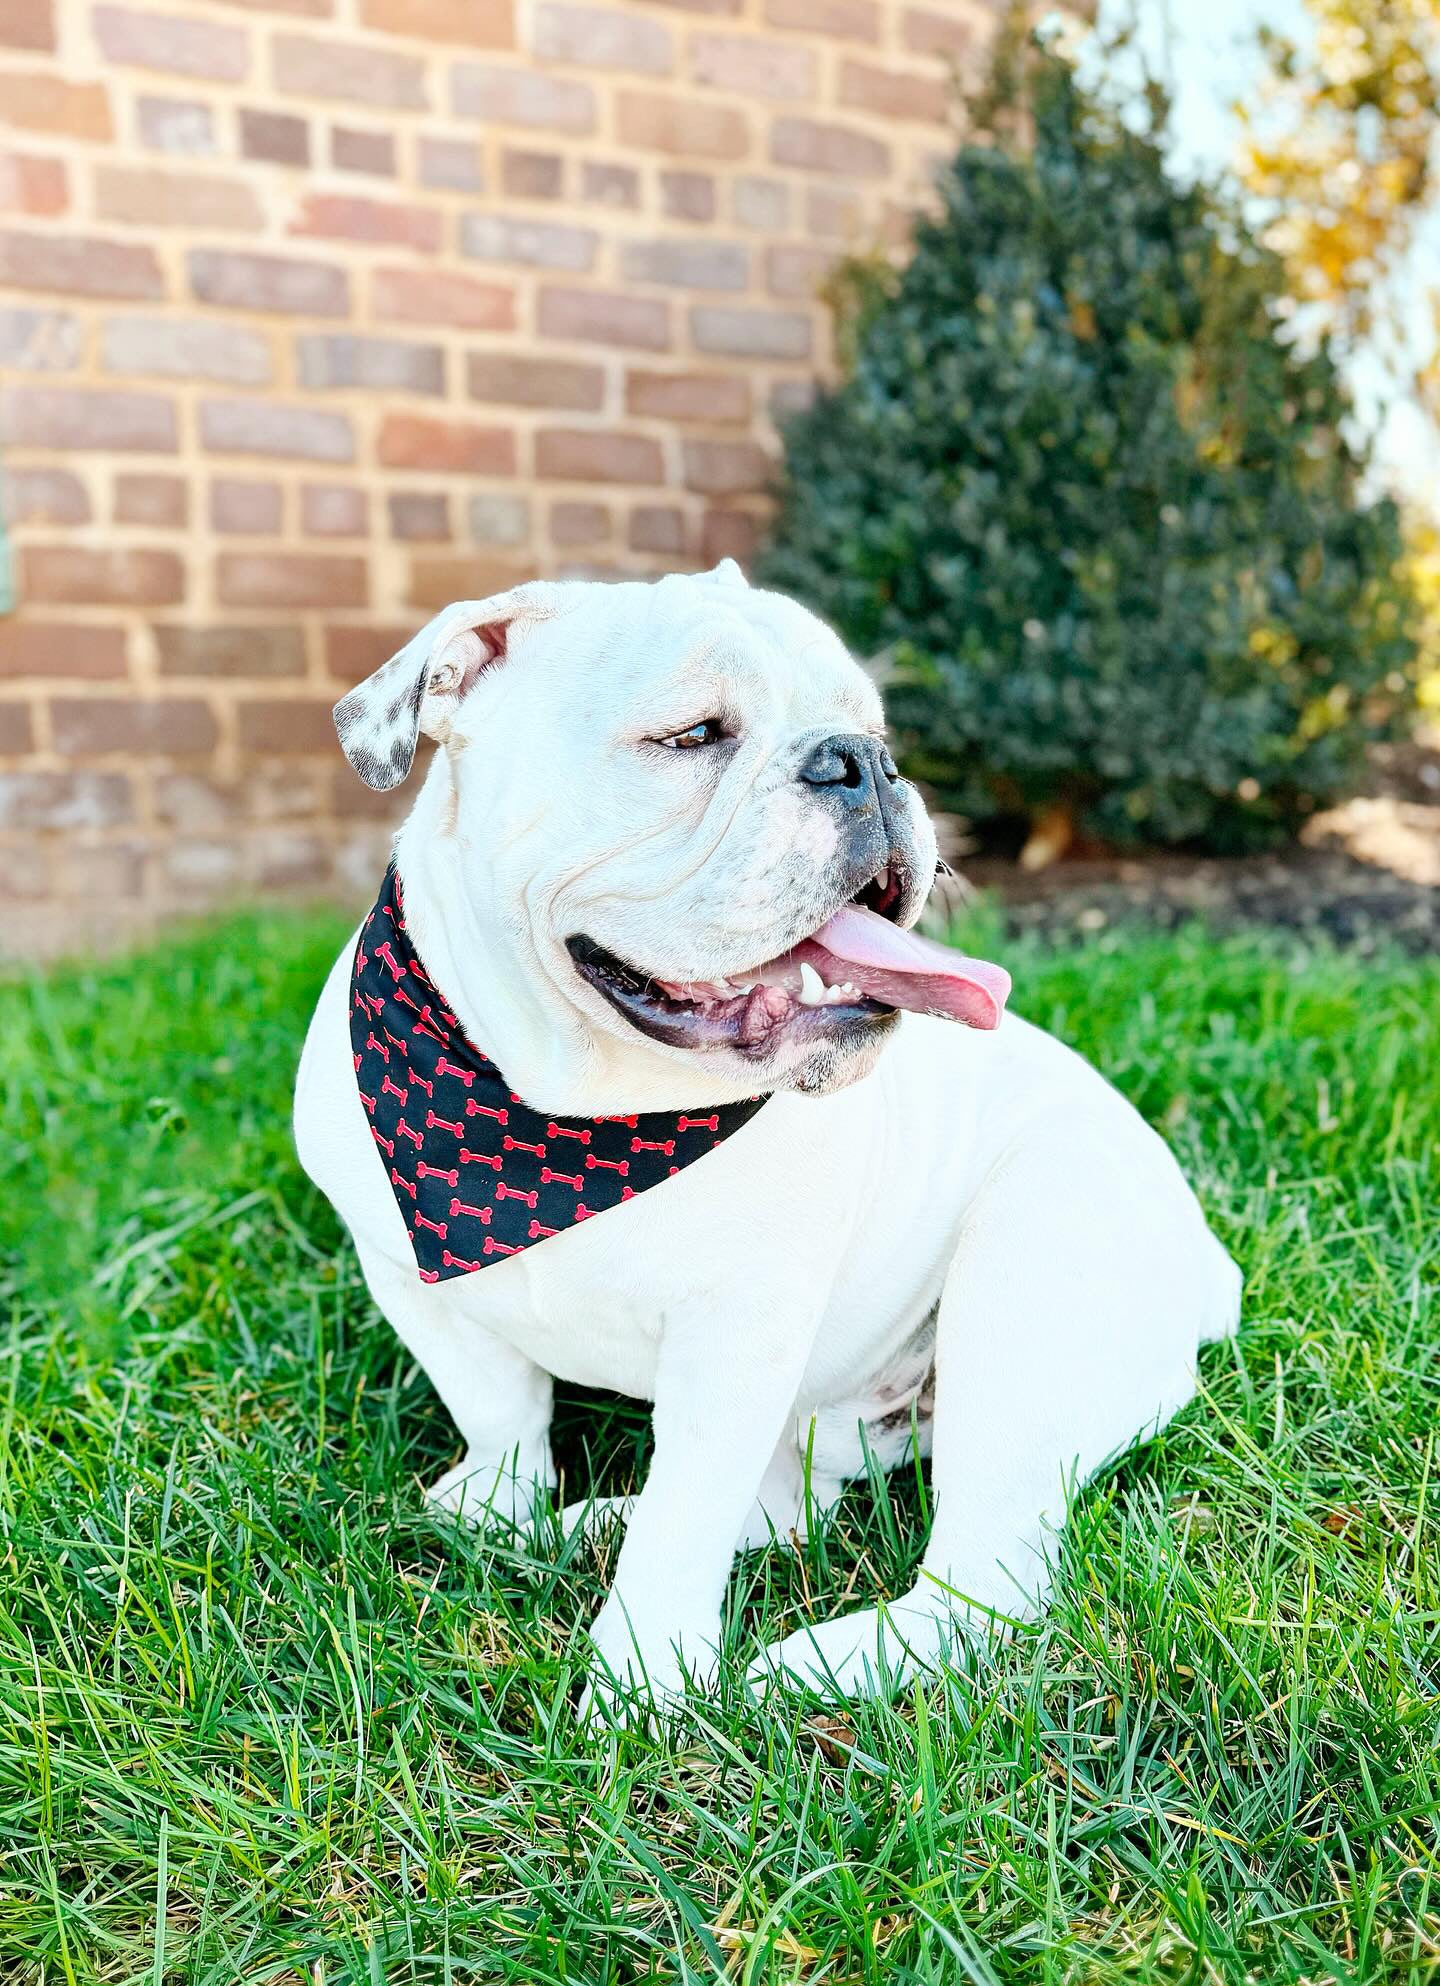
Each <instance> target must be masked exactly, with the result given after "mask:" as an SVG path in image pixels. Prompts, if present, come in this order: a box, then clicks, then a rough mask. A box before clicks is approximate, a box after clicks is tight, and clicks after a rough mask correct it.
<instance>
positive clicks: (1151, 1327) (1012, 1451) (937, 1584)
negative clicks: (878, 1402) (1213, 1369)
mask: <svg viewBox="0 0 1440 1986" xmlns="http://www.w3.org/2000/svg"><path fill="white" fill-rule="evenodd" d="M1082 1128H1083V1127H1082ZM1147 1156H1151V1167H1150V1176H1149V1177H1148V1178H1146V1179H1144V1180H1143V1181H1141V1182H1140V1186H1141V1187H1143V1192H1141V1191H1139V1189H1138V1188H1137V1181H1136V1177H1135V1164H1134V1156H1133V1154H1132V1153H1131V1152H1129V1151H1127V1150H1125V1149H1124V1148H1123V1147H1122V1148H1119V1149H1117V1148H1116V1147H1115V1146H1114V1145H1112V1144H1110V1143H1109V1142H1108V1141H1107V1140H1106V1139H1105V1137H1104V1136H1103V1134H1101V1135H1097V1136H1096V1137H1095V1139H1094V1140H1093V1141H1089V1140H1086V1139H1083V1138H1075V1137H1073V1135H1072V1137H1070V1138H1063V1139H1060V1138H1057V1139H1054V1140H1052V1141H1051V1142H1049V1143H1042V1142H1041V1141H1039V1140H1037V1141H1036V1143H1035V1144H1034V1145H1033V1146H1029V1147H1026V1148H1023V1149H1022V1150H1020V1151H1018V1152H1016V1153H1014V1154H1012V1156H1011V1157H1010V1159H1009V1160H1008V1161H1006V1162H1005V1164H1004V1165H1003V1166H1001V1167H1000V1168H998V1169H997V1171H996V1172H995V1173H994V1174H993V1175H992V1177H991V1179H990V1180H989V1181H988V1182H987V1183H986V1185H985V1186H984V1187H983V1188H982V1189H981V1192H980V1193H979V1195H978V1196H977V1198H976V1200H975V1202H974V1203H973V1204H972V1206H971V1208H970V1210H969V1212H968V1214H967V1216H966V1219H965V1222H964V1224H963V1227H962V1230H961V1233H960V1236H959V1241H958V1246H957V1249H956V1254H955V1257H954V1260H953V1263H952V1266H951V1269H950V1272H949V1276H948V1278H947V1281H946V1284H945V1289H944V1294H943V1296H942V1299H941V1305H940V1316H939V1328H938V1333H937V1339H936V1393H935V1417H934V1423H933V1443H932V1482H933V1494H934V1507H935V1521H934V1526H933V1529H932V1532H931V1537H930V1542H929V1544H928V1546H927V1548H926V1552H925V1557H924V1561H923V1564H922V1569H921V1574H920V1577H919V1579H918V1580H917V1581H916V1583H915V1585H914V1586H913V1587H912V1588H911V1589H910V1590H909V1591H908V1592H907V1593H905V1594H902V1595H901V1596H900V1597H899V1598H898V1599H897V1600H895V1601H894V1602H893V1603H892V1604H891V1605H890V1606H888V1607H880V1608H867V1609H865V1610H864V1611H862V1612H859V1613H854V1614H849V1615H844V1616H842V1617H841V1618H839V1619H836V1620H830V1621H823V1622H820V1623H818V1624H816V1625H815V1626H813V1627H808V1628H803V1629H801V1630H800V1631H799V1632H798V1633H795V1634H792V1635H790V1636H788V1637H787V1638H786V1639H785V1640H784V1641H782V1642H779V1643H777V1644H776V1645H775V1646H774V1647H772V1648H770V1649H768V1650H767V1651H766V1653H765V1655H764V1657H763V1658H762V1659H761V1661H760V1662H758V1663H757V1664H756V1665H755V1667H754V1670H753V1671H752V1675H753V1677H754V1679H755V1680H756V1681H757V1682H760V1681H763V1680H764V1679H765V1678H767V1677H769V1676H772V1675H774V1674H776V1673H777V1672H778V1673H783V1674H786V1675H788V1676H789V1677H791V1678H793V1679H796V1680H799V1681H801V1682H804V1683H806V1684H808V1685H810V1686H813V1687H818V1688H820V1689H822V1690H837V1691H839V1692H841V1693H844V1694H847V1695H856V1694H864V1693H868V1692H870V1691H873V1690H876V1689H879V1688H881V1687H883V1685H884V1683H885V1681H886V1680H887V1679H888V1680H889V1681H891V1682H895V1681H899V1680H902V1679H903V1678H904V1677H905V1676H906V1675H908V1674H910V1673H912V1672H913V1671H914V1670H916V1669H919V1668H925V1667H929V1666H932V1665H933V1664H934V1663H935V1662H936V1661H937V1660H940V1659H941V1658H943V1656H944V1654H945V1652H946V1650H947V1648H949V1647H951V1646H953V1644H954V1641H955V1638H956V1636H957V1635H958V1634H971V1635H975V1636H977V1637H981V1638H983V1637H984V1636H985V1635H986V1634H987V1633H988V1632H989V1631H990V1630H991V1626H992V1623H998V1624H999V1625H1001V1626H1002V1627H1003V1626H1004V1625H1005V1624H1007V1623H1012V1622H1015V1621H1023V1620H1028V1619H1030V1618H1032V1617H1033V1616H1034V1614H1035V1613H1036V1612H1037V1611H1038V1609H1039V1607H1040V1606H1041V1605H1042V1604H1043V1601H1044V1598H1045V1595H1046V1593H1047V1591H1048V1588H1049V1584H1050V1576H1051V1563H1050V1561H1051V1556H1052V1554H1053V1552H1054V1549H1055V1545H1056V1532H1057V1531H1058V1528H1059V1526H1060V1525H1061V1524H1062V1523H1063V1521H1064V1517H1065V1510H1066V1500H1067V1497H1068V1495H1069V1494H1070V1492H1071V1491H1072V1490H1073V1488H1074V1487H1075V1486H1076V1485H1077V1484H1082V1483H1083V1482H1084V1481H1085V1480H1086V1479H1087V1478H1088V1477H1089V1476H1090V1475H1092V1474H1093V1473H1094V1471H1095V1470H1096V1469H1098V1468H1099V1467H1100V1466H1101V1465H1102V1464H1103V1463H1104V1462H1106V1461H1107V1460H1108V1459H1109V1458H1111V1457H1112V1456H1114V1455H1116V1454H1117V1453H1118V1452H1119V1451H1120V1450H1122V1449H1123V1448H1124V1447H1125V1446H1126V1445H1127V1444H1128V1443H1129V1442H1131V1441H1133V1440H1134V1439H1135V1438H1136V1437H1137V1436H1143V1435H1146V1434H1148V1433H1151V1432H1153V1431H1154V1429H1155V1428H1156V1427H1158V1426H1160V1425H1163V1423H1164V1422H1165V1421H1166V1420H1168V1419H1169V1417H1170V1415H1171V1414H1173V1413H1174V1412H1175V1410H1176V1409H1177V1408H1178V1407H1180V1406H1182V1405H1183V1404H1184V1402H1185V1401H1186V1400H1187V1399H1188V1398H1189V1397H1190V1395H1191V1393H1192V1392H1193V1390H1194V1385H1195V1359H1196V1352H1197V1348H1198V1346H1199V1344H1200V1342H1201V1341H1202V1340H1203V1339H1205V1338H1206V1337H1209V1336H1212V1335H1215V1333H1216V1331H1217V1329H1218V1328H1219V1326H1220V1323H1221V1322H1222V1321H1228V1319H1229V1318H1230V1316H1231V1315H1232V1314H1233V1310H1234V1307H1235V1302H1236V1294H1237V1290H1238V1276H1237V1273H1236V1271H1235V1267H1234V1264H1233V1263H1232V1262H1231V1261H1230V1259H1229V1257H1228V1256H1227V1255H1226V1254H1225V1252H1224V1250H1223V1249H1222V1248H1221V1247H1220V1246H1219V1244H1218V1243H1217V1242H1216V1241H1215V1240H1214V1238H1213V1236H1211V1235H1210V1234H1209V1233H1208V1231H1207V1230H1206V1228H1205V1225H1204V1222H1203V1219H1202V1217H1201V1214H1200V1210H1199V1207H1198V1206H1197V1205H1196V1203H1195V1202H1194V1200H1193V1198H1192V1197H1191V1195H1190V1193H1189V1190H1188V1188H1186V1187H1185V1185H1184V1183H1183V1181H1182V1180H1181V1178H1180V1175H1179V1172H1178V1170H1176V1169H1175V1168H1174V1166H1173V1163H1171V1162H1169V1160H1168V1154H1167V1155H1164V1156H1165V1159H1166V1166H1167V1167H1168V1170H1166V1168H1165V1167H1162V1168H1160V1169H1159V1176H1158V1177H1157V1176H1156V1168H1155V1165H1154V1157H1155V1156H1159V1155H1158V1154H1155V1155H1147ZM1137 1207H1141V1208H1143V1209H1144V1212H1143V1217H1137V1212H1136V1210H1137Z"/></svg>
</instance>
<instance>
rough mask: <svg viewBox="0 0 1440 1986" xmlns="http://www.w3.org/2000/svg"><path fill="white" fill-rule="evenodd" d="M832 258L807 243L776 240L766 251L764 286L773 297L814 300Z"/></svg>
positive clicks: (829, 267)
mask: <svg viewBox="0 0 1440 1986" xmlns="http://www.w3.org/2000/svg"><path fill="white" fill-rule="evenodd" d="M834 263H835V258H834V256H833V255H832V254H829V253H827V251H826V250H825V249H823V248H816V247H814V246H813V245H812V244H811V243H809V242H796V241H775V242H772V243H771V244H770V246H769V247H768V248H767V249H766V251H765V287H766V289H767V290H769V292H770V294H771V296H773V297H813V296H815V295H816V294H817V293H818V291H819V288H820V285H821V283H822V282H823V281H824V279H825V277H826V275H827V274H828V273H829V271H830V270H831V269H832V268H833V267H834Z"/></svg>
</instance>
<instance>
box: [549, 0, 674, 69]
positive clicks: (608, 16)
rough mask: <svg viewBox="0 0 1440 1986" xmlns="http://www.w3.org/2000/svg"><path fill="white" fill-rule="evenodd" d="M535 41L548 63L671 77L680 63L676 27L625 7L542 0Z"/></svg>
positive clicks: (563, 0)
mask: <svg viewBox="0 0 1440 1986" xmlns="http://www.w3.org/2000/svg"><path fill="white" fill-rule="evenodd" d="M533 46H534V53H535V54H536V55H537V56H538V57H539V59H540V60H541V61H542V62H573V63H577V64H580V65H582V66H584V67H586V68H590V69H604V70H607V71H608V70H615V69H629V70H632V71H634V72H635V73H636V74H638V75H642V76H668V75H669V74H670V73H671V71H672V70H673V69H674V67H675V41H674V37H673V36H672V35H671V33H670V30H669V29H668V28H665V27H662V26H661V25H660V23H659V22H658V21H648V20H646V19H645V17H644V15H643V14H636V13H631V12H630V11H628V10H627V9H622V8H620V7H574V6H570V5H568V4H565V0H541V4H540V6H539V7H537V9H536V11H535V27H534V43H533Z"/></svg>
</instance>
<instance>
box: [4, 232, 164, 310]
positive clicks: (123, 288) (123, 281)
mask: <svg viewBox="0 0 1440 1986" xmlns="http://www.w3.org/2000/svg"><path fill="white" fill-rule="evenodd" d="M7 285H8V286H9V287H10V288H12V289H17V290H62V291H65V292H67V293H69V294H70V295H72V296H82V297H127V298H129V297H133V298H138V299H141V300H143V301H145V302H149V301H151V300H152V299H154V298H157V297H163V296H164V294H165V279H164V277H163V276H162V275H161V273H160V264H159V262H158V261H157V260H156V257H155V251H154V249H153V248H149V247H147V246H146V245H145V244H144V243H143V242H138V241H103V240H99V239H97V238H96V237H95V236H93V235H43V234H19V233H17V232H15V231H14V230H7V231H6V232H4V233H0V290H3V289H5V288H6V287H7Z"/></svg>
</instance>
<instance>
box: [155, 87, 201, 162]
mask: <svg viewBox="0 0 1440 1986" xmlns="http://www.w3.org/2000/svg"><path fill="white" fill-rule="evenodd" d="M135 130H136V135H137V136H138V137H139V140H140V143H141V144H142V145H144V146H146V147H147V148H148V149H149V150H150V151H152V152H169V153H172V154H174V155H175V156H177V157H180V158H206V157H208V156H209V155H210V154H211V153H212V152H213V151H214V150H215V117H214V113H213V112H212V110H211V109H210V106H209V104H205V103H194V102H190V101H185V100H181V99H179V98H176V97H150V96H142V97H140V98H138V99H137V101H136V104H135Z"/></svg>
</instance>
